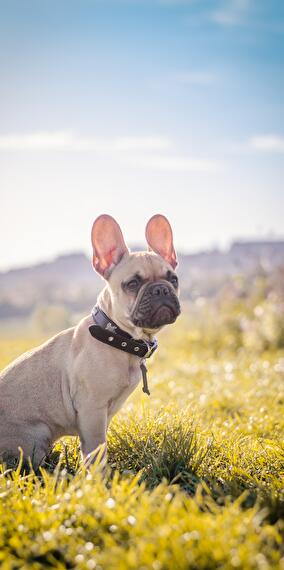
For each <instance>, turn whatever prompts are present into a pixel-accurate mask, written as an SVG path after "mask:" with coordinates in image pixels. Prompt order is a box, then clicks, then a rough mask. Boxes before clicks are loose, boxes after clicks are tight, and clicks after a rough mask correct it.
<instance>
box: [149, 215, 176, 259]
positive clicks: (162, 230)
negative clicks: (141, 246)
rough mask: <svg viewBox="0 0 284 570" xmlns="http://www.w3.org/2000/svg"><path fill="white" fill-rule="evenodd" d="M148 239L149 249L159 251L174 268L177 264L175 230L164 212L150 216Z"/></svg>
mask: <svg viewBox="0 0 284 570" xmlns="http://www.w3.org/2000/svg"><path fill="white" fill-rule="evenodd" d="M146 240H147V242H148V245H149V249H152V250H153V251H154V252H155V253H158V254H159V255H161V257H163V258H164V259H165V261H167V262H168V263H169V264H170V265H171V266H172V268H173V269H175V268H176V266H177V256H176V252H175V249H174V244H173V232H172V228H171V225H170V222H169V221H168V220H167V218H166V217H165V216H162V214H156V215H155V216H153V217H152V218H150V220H149V222H148V224H147V226H146Z"/></svg>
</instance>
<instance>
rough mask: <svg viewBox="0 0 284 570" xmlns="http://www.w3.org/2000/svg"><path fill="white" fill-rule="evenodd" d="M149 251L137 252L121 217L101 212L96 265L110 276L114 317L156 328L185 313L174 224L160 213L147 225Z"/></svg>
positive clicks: (95, 243)
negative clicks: (129, 244) (125, 236)
mask: <svg viewBox="0 0 284 570" xmlns="http://www.w3.org/2000/svg"><path fill="white" fill-rule="evenodd" d="M146 240H147V242H148V246H149V251H147V252H146V251H145V252H138V253H131V252H130V251H129V249H128V248H127V246H126V245H125V242H124V239H123V235H122V232H121V229H120V227H119V225H118V223H117V222H116V221H115V220H114V219H113V218H112V217H111V216H108V215H102V216H99V217H98V218H97V219H96V220H95V222H94V225H93V228H92V244H93V266H94V269H95V270H96V271H97V272H98V273H99V274H100V275H102V277H104V279H105V280H106V281H107V289H108V291H109V299H110V301H111V310H112V318H113V320H118V321H120V322H121V323H125V324H127V326H128V327H129V326H134V327H136V328H139V329H142V330H143V331H145V332H149V333H151V332H154V331H157V330H158V329H160V328H161V327H162V326H164V325H167V324H170V323H173V322H174V321H175V320H176V318H177V317H178V315H179V314H180V304H179V300H178V295H179V285H178V277H177V275H176V273H175V268H176V265H177V259H176V253H175V250H174V246H173V235H172V229H171V226H170V224H169V222H168V220H167V219H166V218H165V217H164V216H162V215H160V214H157V215H155V216H153V217H152V218H151V219H150V220H149V222H148V224H147V226H146Z"/></svg>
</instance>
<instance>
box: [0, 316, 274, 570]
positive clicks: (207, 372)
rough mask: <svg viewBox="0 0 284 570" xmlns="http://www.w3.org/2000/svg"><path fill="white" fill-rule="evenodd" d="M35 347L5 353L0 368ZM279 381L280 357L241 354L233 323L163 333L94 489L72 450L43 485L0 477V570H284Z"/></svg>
mask: <svg viewBox="0 0 284 570" xmlns="http://www.w3.org/2000/svg"><path fill="white" fill-rule="evenodd" d="M232 331H233V332H232ZM208 335H209V336H208ZM210 335H211V339H210ZM213 335H214V338H213ZM218 335H219V336H218ZM236 335H237V337H236ZM236 338H237V340H236ZM232 339H233V340H232ZM211 340H212V342H211ZM234 343H235V344H234ZM31 344H34V343H33V342H32V341H28V340H24V339H21V340H20V341H19V342H18V341H17V340H13V341H8V340H7V339H6V340H5V339H3V340H1V341H0V365H1V366H4V365H5V364H7V363H8V361H9V360H11V359H12V358H14V357H15V356H16V355H17V354H18V353H20V352H22V350H23V349H27V348H29V347H30V346H31ZM283 373H284V352H283V349H281V348H279V347H277V346H276V347H275V346H273V347H272V346H267V345H266V346H265V347H264V349H263V347H262V349H261V350H259V349H258V350H254V349H253V348H252V347H251V346H250V348H249V349H248V347H246V346H245V345H244V343H243V342H242V340H240V339H239V330H238V327H236V326H235V322H234V323H233V326H232V325H231V322H230V323H229V324H226V327H225V329H224V328H222V327H220V328H219V331H216V328H215V329H214V327H212V329H211V330H210V331H208V330H206V331H205V332H204V331H203V330H202V329H201V326H199V325H196V324H192V325H191V327H188V324H187V323H185V322H184V321H182V320H181V322H180V323H179V324H177V325H176V326H175V327H172V328H169V329H168V331H166V332H165V333H163V334H162V335H161V338H160V348H159V350H158V353H157V355H156V356H155V358H154V360H153V361H152V362H151V363H150V365H149V378H150V380H149V385H150V391H151V396H150V398H148V397H147V396H145V395H143V393H142V389H141V388H140V387H138V389H137V390H136V392H135V394H134V395H133V396H132V397H131V399H130V400H128V402H127V403H126V404H125V406H124V408H123V410H122V411H121V412H120V413H119V414H118V415H117V416H116V417H115V418H114V420H113V422H112V424H111V427H110V430H109V434H108V453H109V470H108V473H107V475H106V477H105V478H104V479H103V478H102V477H101V474H100V471H99V469H98V468H97V467H96V466H94V467H92V468H91V470H90V471H89V472H87V473H86V472H85V471H84V468H83V467H82V465H81V463H80V454H79V450H78V441H77V439H76V438H66V439H65V440H64V441H63V442H62V441H61V442H58V443H57V444H56V446H55V449H54V452H53V454H52V455H51V456H50V457H49V458H48V460H47V462H46V465H45V469H43V470H42V472H41V474H40V475H37V476H36V475H35V474H33V473H31V474H29V475H25V476H23V475H21V473H20V470H19V469H17V470H16V471H13V472H7V471H6V473H2V476H1V477H0V500H1V502H0V517H1V526H0V565H1V568H3V569H4V570H10V569H17V568H21V569H30V568H32V569H40V568H58V569H63V568H79V569H81V568H82V569H92V568H96V569H97V570H100V569H113V570H117V569H119V570H126V569H133V570H134V569H135V570H137V569H140V570H145V569H148V568H152V569H153V570H166V569H188V568H190V569H191V568H192V569H203V568H204V569H208V568H209V569H210V568H216V569H217V568H218V569H220V568H244V569H260V570H266V569H268V568H280V569H284V547H283V543H284V541H283V538H284V490H283V489H284V485H283V483H284V443H283V442H284V438H283V435H284V414H283V404H284V383H283ZM141 387H142V384H141ZM59 458H60V459H59ZM58 460H59V463H58Z"/></svg>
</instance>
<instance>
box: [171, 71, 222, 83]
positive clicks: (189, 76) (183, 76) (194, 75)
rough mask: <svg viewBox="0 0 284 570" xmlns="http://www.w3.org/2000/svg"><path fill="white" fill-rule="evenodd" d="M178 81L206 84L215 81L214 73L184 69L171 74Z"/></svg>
mask: <svg viewBox="0 0 284 570" xmlns="http://www.w3.org/2000/svg"><path fill="white" fill-rule="evenodd" d="M173 79H175V80H176V81H177V82H178V83H181V84H182V85H200V86H204V87H206V86H208V85H212V84H213V83H215V82H216V75H215V74H214V73H212V72H209V71H184V72H179V73H175V74H174V75H173Z"/></svg>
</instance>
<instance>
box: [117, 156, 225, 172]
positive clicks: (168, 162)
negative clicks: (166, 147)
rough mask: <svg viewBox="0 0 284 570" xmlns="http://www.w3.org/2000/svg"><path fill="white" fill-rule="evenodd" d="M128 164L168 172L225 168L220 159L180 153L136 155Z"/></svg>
mask: <svg viewBox="0 0 284 570" xmlns="http://www.w3.org/2000/svg"><path fill="white" fill-rule="evenodd" d="M127 164H128V165H129V166H131V167H135V168H143V169H146V170H163V171H166V172H180V173H184V172H192V173H194V172H196V173H204V174H206V173H217V172H220V171H222V170H223V165H222V163H221V162H220V161H217V160H210V159H205V158H193V157H188V156H179V155H164V156H163V155H155V156H134V157H131V158H129V159H127Z"/></svg>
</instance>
